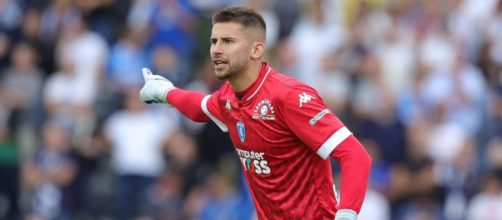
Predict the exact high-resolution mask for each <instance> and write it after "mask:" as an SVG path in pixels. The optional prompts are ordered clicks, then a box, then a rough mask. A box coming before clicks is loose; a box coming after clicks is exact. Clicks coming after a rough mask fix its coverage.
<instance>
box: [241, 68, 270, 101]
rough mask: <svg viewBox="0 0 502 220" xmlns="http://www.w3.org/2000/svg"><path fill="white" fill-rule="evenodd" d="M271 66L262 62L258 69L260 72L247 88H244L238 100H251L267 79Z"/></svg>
mask: <svg viewBox="0 0 502 220" xmlns="http://www.w3.org/2000/svg"><path fill="white" fill-rule="evenodd" d="M271 70H272V68H270V67H269V66H268V63H267V62H262V66H261V69H260V74H259V75H258V78H257V79H256V80H255V81H254V82H253V84H251V86H249V88H247V89H246V90H244V91H242V92H241V94H244V96H242V98H241V100H240V101H239V102H241V103H244V102H247V101H249V100H251V99H252V98H253V97H254V96H256V94H257V93H258V91H259V90H260V89H261V87H262V86H263V83H265V80H266V79H267V77H268V75H269V74H270V71H271Z"/></svg>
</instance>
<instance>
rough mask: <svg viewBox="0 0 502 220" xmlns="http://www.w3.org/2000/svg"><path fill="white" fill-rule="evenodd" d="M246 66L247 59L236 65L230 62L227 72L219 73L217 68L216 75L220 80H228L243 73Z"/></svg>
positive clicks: (238, 61) (239, 61)
mask: <svg viewBox="0 0 502 220" xmlns="http://www.w3.org/2000/svg"><path fill="white" fill-rule="evenodd" d="M246 65H247V62H246V60H245V59H240V60H237V61H235V62H234V63H231V62H229V63H228V68H227V69H225V70H221V71H217V70H216V68H215V70H214V75H215V76H216V78H218V79H220V80H227V79H229V78H231V77H232V76H235V75H238V74H239V73H241V72H243V71H244V69H245V67H246Z"/></svg>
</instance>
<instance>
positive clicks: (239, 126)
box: [237, 121, 246, 142]
mask: <svg viewBox="0 0 502 220" xmlns="http://www.w3.org/2000/svg"><path fill="white" fill-rule="evenodd" d="M237 133H239V139H241V142H244V141H245V140H246V127H244V123H243V122H242V121H238V122H237Z"/></svg>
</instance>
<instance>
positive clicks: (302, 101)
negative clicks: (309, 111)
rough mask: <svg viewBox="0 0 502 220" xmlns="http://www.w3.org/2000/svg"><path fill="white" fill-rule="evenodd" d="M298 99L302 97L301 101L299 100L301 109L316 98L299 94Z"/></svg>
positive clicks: (304, 93)
mask: <svg viewBox="0 0 502 220" xmlns="http://www.w3.org/2000/svg"><path fill="white" fill-rule="evenodd" d="M298 97H300V99H299V100H298V101H299V102H300V108H301V107H302V106H303V104H306V103H307V102H310V100H312V99H315V98H314V97H312V96H311V95H309V94H307V93H306V92H303V93H302V94H299V95H298Z"/></svg>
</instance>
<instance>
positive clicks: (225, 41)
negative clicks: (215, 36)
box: [223, 39, 233, 44]
mask: <svg viewBox="0 0 502 220" xmlns="http://www.w3.org/2000/svg"><path fill="white" fill-rule="evenodd" d="M232 42H233V41H232V40H230V39H223V43H224V44H229V43H232Z"/></svg>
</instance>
